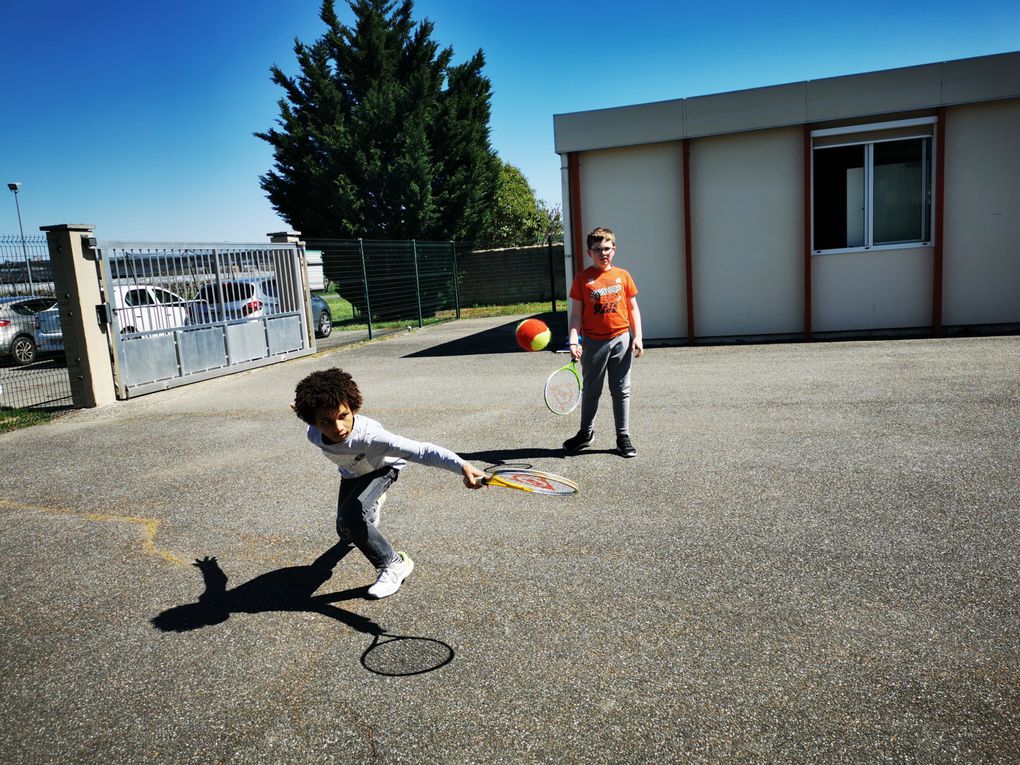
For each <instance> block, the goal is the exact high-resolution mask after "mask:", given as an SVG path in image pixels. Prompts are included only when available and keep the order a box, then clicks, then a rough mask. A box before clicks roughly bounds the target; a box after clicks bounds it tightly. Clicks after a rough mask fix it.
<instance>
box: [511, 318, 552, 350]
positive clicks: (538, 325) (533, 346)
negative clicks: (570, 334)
mask: <svg viewBox="0 0 1020 765" xmlns="http://www.w3.org/2000/svg"><path fill="white" fill-rule="evenodd" d="M514 336H515V337H516V338H517V344H518V345H519V346H521V348H523V349H524V350H526V351H540V350H542V349H543V348H545V347H546V346H547V345H549V340H551V339H552V332H550V331H549V327H548V326H546V323H545V322H544V321H540V320H538V319H525V320H524V321H522V322H521V323H520V324H518V325H517V329H516V330H514Z"/></svg>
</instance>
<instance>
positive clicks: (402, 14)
mask: <svg viewBox="0 0 1020 765" xmlns="http://www.w3.org/2000/svg"><path fill="white" fill-rule="evenodd" d="M350 5H351V9H352V10H353V12H354V23H353V25H352V26H346V25H344V24H342V23H341V22H340V20H339V19H338V17H337V15H336V12H335V7H334V3H333V0H323V3H322V10H321V13H320V18H321V19H322V21H323V22H324V23H325V25H326V27H327V29H326V33H325V34H324V35H323V36H322V37H321V38H320V39H319V40H317V41H316V42H315V43H314V44H312V45H305V44H303V43H302V42H301V41H299V40H298V41H295V44H294V53H295V55H296V57H297V61H298V65H299V67H300V74H299V75H297V76H296V77H288V76H286V75H285V74H284V73H283V72H282V71H281V70H280V69H279V67H276V66H274V67H273V68H272V70H271V71H272V76H273V81H274V82H276V84H278V85H279V86H280V87H282V88H283V90H284V97H283V98H281V99H280V101H279V107H280V116H279V119H278V120H277V125H278V129H277V128H273V129H270V130H268V131H267V132H264V133H256V135H257V136H258V137H259V138H262V139H263V140H265V141H267V142H268V143H269V144H270V145H272V147H273V152H274V160H275V165H274V167H273V169H272V170H270V171H269V172H268V173H266V174H265V175H264V176H262V177H261V178H260V179H259V180H260V182H261V185H262V188H263V190H264V191H265V192H266V194H267V196H268V197H269V200H270V202H271V204H272V205H273V208H274V209H275V210H276V211H277V213H279V214H280V216H281V217H282V218H283V219H284V220H286V221H287V223H288V224H289V225H290V226H291V227H292V228H294V229H296V230H298V231H301V232H302V233H303V234H304V235H305V236H307V237H314V238H351V237H366V238H381V239H411V238H416V239H471V238H474V237H476V236H477V235H478V232H479V231H480V230H481V227H482V225H483V223H484V221H485V219H486V217H487V215H488V208H489V205H490V204H491V200H492V199H493V196H494V193H495V184H496V177H497V173H498V169H499V164H498V163H499V160H498V159H497V158H496V156H495V153H494V152H493V150H492V147H491V145H490V143H489V99H490V96H491V92H492V89H491V84H490V82H489V80H488V79H487V78H486V77H485V76H484V74H483V73H482V69H483V67H484V64H485V57H484V55H483V54H482V52H481V51H480V50H479V51H478V52H477V53H475V55H474V56H473V57H472V58H471V59H470V60H469V61H468V62H466V63H464V64H460V65H453V64H451V61H452V59H453V50H452V48H449V47H447V48H444V49H440V48H439V45H438V44H437V43H436V42H435V41H433V39H432V32H433V24H432V22H430V21H429V20H428V19H425V20H424V21H422V22H421V23H419V24H417V25H416V24H415V23H414V21H413V19H412V18H411V14H412V11H413V7H414V5H413V2H412V0H403V2H400V3H399V5H398V4H397V3H395V2H392V1H390V2H387V0H351V4H350Z"/></svg>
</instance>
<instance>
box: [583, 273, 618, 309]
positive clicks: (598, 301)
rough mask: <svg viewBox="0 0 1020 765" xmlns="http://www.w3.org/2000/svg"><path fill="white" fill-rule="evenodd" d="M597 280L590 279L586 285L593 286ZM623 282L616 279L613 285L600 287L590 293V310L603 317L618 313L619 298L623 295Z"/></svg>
mask: <svg viewBox="0 0 1020 765" xmlns="http://www.w3.org/2000/svg"><path fill="white" fill-rule="evenodd" d="M596 281H597V280H596V279H592V280H591V281H590V282H588V284H589V285H590V284H594V283H595V282H596ZM622 282H623V280H622V279H619V278H618V279H617V280H616V283H615V284H610V285H607V286H605V287H600V288H598V289H594V290H592V291H591V299H592V310H593V311H594V312H595V313H596V314H599V315H600V316H604V315H605V314H608V313H620V298H621V296H622V293H623V283H622Z"/></svg>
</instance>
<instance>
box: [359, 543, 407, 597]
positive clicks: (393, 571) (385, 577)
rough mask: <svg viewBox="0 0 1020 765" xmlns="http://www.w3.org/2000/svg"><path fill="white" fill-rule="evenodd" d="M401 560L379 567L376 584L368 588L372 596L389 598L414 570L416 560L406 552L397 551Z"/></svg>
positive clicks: (369, 594)
mask: <svg viewBox="0 0 1020 765" xmlns="http://www.w3.org/2000/svg"><path fill="white" fill-rule="evenodd" d="M397 555H398V556H400V560H395V561H393V562H392V563H390V565H388V566H387V567H386V568H381V569H379V576H378V578H377V579H376V580H375V584H373V585H372V586H371V587H369V588H368V596H369V597H370V598H387V597H389V596H390V595H392V594H393V593H395V592H396V591H397V590H399V589H400V585H401V584H402V583H403V581H404V580H405V579H407V577H409V576H410V575H411V572H412V571H414V561H413V560H411V559H410V558H408V557H407V553H405V552H399V551H398V552H397Z"/></svg>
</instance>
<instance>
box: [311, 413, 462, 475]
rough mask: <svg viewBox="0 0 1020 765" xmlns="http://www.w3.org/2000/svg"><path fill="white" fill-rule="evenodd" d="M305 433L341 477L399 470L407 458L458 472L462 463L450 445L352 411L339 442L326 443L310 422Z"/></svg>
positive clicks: (409, 460) (407, 460)
mask: <svg viewBox="0 0 1020 765" xmlns="http://www.w3.org/2000/svg"><path fill="white" fill-rule="evenodd" d="M307 435H308V440H309V441H311V442H312V443H313V444H314V445H315V446H317V447H319V448H320V449H321V450H322V453H323V454H324V455H325V456H326V458H327V459H329V460H330V461H331V462H333V463H335V464H336V466H337V469H338V470H339V471H340V475H341V477H343V478H356V477H357V476H359V475H365V474H366V473H371V472H372V471H374V470H379V469H381V468H384V467H393V468H396V469H397V470H402V469H403V468H404V466H405V465H407V463H408V462H417V463H418V464H421V465H428V466H429V467H436V468H443V469H444V470H449V471H450V472H451V473H458V474H459V473H460V472H461V466H462V465H464V460H462V459H461V458H460V457H459V456H458V455H457V454H455V453H454V452H451V451H450V450H449V449H445V448H443V447H442V446H438V445H436V444H430V443H428V442H427V441H414V440H412V439H410V438H404V437H403V436H398V435H396V434H395V433H390V432H389V431H388V430H386V428H384V427H383V426H382V425H380V424H379V423H378V422H376V421H375V420H373V419H372V418H371V417H366V416H365V415H363V414H356V415H354V427H353V428H352V429H351V434H350V435H349V436H348V437H347V438H346V440H344V441H342V442H340V443H339V444H327V443H325V442H324V441H323V440H322V431H321V430H319V429H318V428H316V427H315V426H313V425H309V426H308V431H307Z"/></svg>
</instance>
